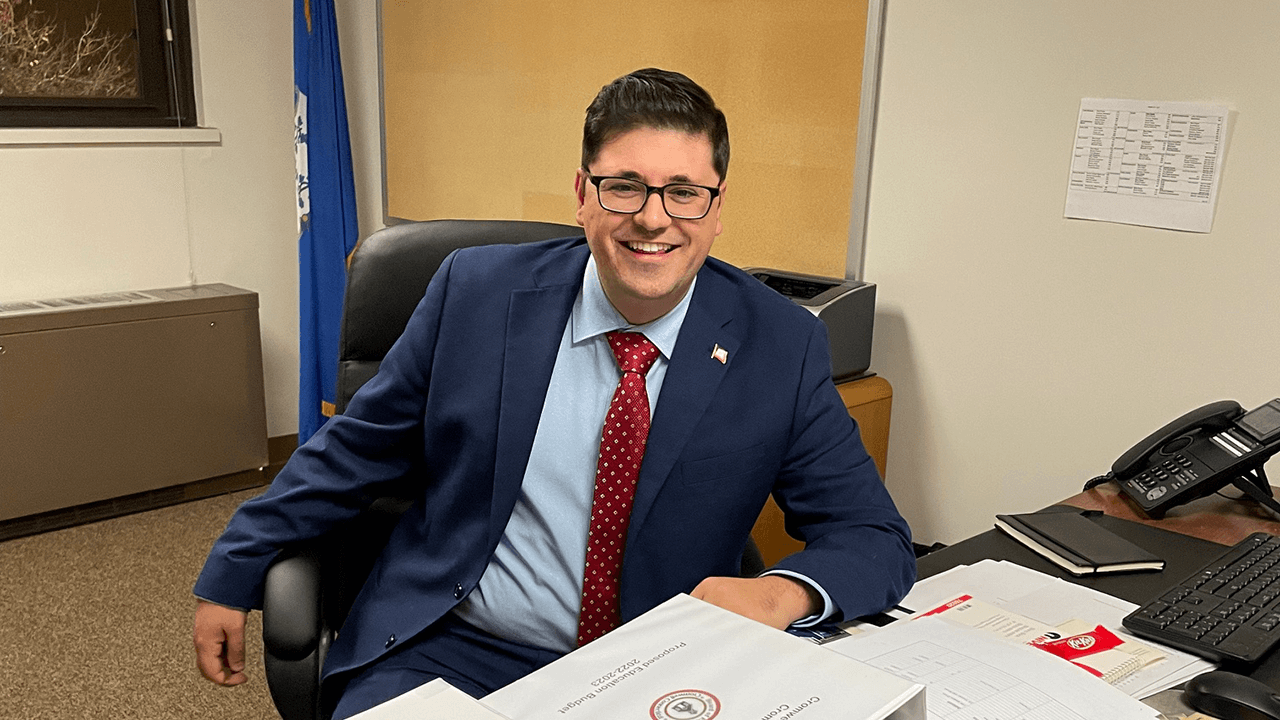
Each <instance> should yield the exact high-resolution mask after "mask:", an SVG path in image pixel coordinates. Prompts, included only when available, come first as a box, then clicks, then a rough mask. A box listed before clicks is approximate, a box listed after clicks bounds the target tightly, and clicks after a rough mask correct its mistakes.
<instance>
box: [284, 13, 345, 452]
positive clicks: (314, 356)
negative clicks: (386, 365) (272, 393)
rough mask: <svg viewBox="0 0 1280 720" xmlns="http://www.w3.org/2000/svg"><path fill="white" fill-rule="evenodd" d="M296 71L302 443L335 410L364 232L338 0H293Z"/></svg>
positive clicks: (295, 152) (299, 422)
mask: <svg viewBox="0 0 1280 720" xmlns="http://www.w3.org/2000/svg"><path fill="white" fill-rule="evenodd" d="M293 78H294V90H293V99H294V135H293V141H294V159H295V161H296V163H297V176H298V183H297V189H298V264H299V274H298V290H299V310H300V315H301V316H300V321H299V328H298V329H299V335H300V336H301V367H300V371H301V372H300V376H301V377H300V385H299V392H298V442H299V443H303V442H306V440H307V439H308V438H310V437H311V436H312V435H313V434H315V432H316V431H317V430H319V429H320V426H321V425H323V424H324V422H325V420H326V419H327V418H328V417H330V416H332V415H333V412H334V402H335V393H336V386H337V376H338V328H339V323H340V320H341V317H342V295H343V291H344V289H345V287H346V279H347V265H346V262H347V256H348V255H350V254H351V251H352V250H353V249H355V246H356V240H357V239H358V238H357V234H358V232H359V230H358V225H357V223H356V192H355V179H354V177H353V174H352V170H351V138H350V136H349V135H348V133H347V101H346V96H345V94H344V93H343V90H342V64H341V60H340V59H339V56H338V25H337V21H336V19H335V17H334V10H333V0H294V4H293Z"/></svg>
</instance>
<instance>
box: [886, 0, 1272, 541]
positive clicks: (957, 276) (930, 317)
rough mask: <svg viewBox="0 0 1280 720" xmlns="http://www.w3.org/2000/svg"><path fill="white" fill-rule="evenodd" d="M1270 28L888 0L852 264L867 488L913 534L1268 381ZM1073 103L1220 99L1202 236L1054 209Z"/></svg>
mask: <svg viewBox="0 0 1280 720" xmlns="http://www.w3.org/2000/svg"><path fill="white" fill-rule="evenodd" d="M1278 26H1280V5H1277V4H1276V3H1273V2H1264V1H1261V0H1257V1H1253V2H1244V1H1242V2H1232V3H1221V4H1216V5H1213V6H1212V7H1210V6H1208V5H1205V4H1204V3H1200V2H1193V1H1192V0H1172V1H1170V2H1149V1H1144V2H1128V3H1113V2H1107V1H1106V0H1070V1H1069V2H1068V1H1067V0H1054V1H1053V2H1037V3H1027V2H1023V0H974V1H972V2H966V3H963V4H952V3H937V2H931V1H927V0H891V1H890V2H889V5H888V11H887V15H886V27H885V47H884V72H883V75H882V81H881V82H882V84H881V95H880V113H879V116H878V123H877V134H876V145H875V156H874V158H875V159H874V164H873V171H872V179H871V202H870V213H869V217H868V233H867V243H866V265H865V273H866V278H867V279H868V280H871V281H873V282H876V283H878V291H879V293H878V297H877V303H878V312H877V318H876V338H875V354H874V357H873V362H872V368H873V369H874V370H877V371H879V372H880V373H881V374H883V375H884V376H885V377H887V378H888V379H889V380H890V381H892V382H893V385H894V399H893V400H894V402H893V431H892V442H891V443H890V447H889V468H888V478H887V482H888V485H889V488H890V490H891V491H892V492H893V495H894V497H895V499H896V500H897V501H898V502H899V504H900V505H901V507H902V509H903V510H904V513H905V514H906V516H907V519H908V520H909V521H910V522H911V524H912V527H913V528H914V530H915V531H916V533H917V534H918V535H919V536H920V537H921V538H922V539H923V540H925V541H929V542H932V541H935V540H941V541H944V542H950V541H954V540H957V539H960V538H962V537H965V536H967V535H970V534H972V533H975V532H978V531H981V530H984V529H987V528H990V527H991V524H992V521H993V516H994V515H995V513H997V512H1018V511H1028V510H1034V509H1036V508H1039V507H1042V506H1044V505H1047V504H1049V503H1051V502H1053V501H1055V500H1058V499H1061V498H1063V497H1066V496H1068V495H1071V494H1074V493H1075V492H1077V491H1079V490H1080V487H1081V485H1082V484H1083V483H1084V482H1085V481H1086V480H1088V479H1089V478H1091V477H1093V476H1095V475H1098V474H1101V473H1103V472H1105V471H1107V470H1108V469H1110V466H1111V463H1112V462H1113V461H1114V460H1115V459H1116V457H1117V456H1119V455H1120V454H1121V453H1122V452H1124V451H1125V450H1126V449H1127V448H1128V447H1129V446H1130V445H1132V444H1133V443H1136V442H1137V441H1138V440H1140V439H1141V438H1143V437H1144V436H1146V435H1147V434H1148V433H1150V432H1152V431H1154V430H1155V429H1157V428H1158V427H1160V426H1162V425H1163V424H1164V423H1165V422H1167V421H1169V420H1171V419H1173V418H1174V417H1177V416H1178V415H1181V414H1182V413H1183V412H1185V411H1188V410H1191V409H1193V408H1196V407H1199V406H1200V405H1202V404H1204V403H1207V402H1211V401H1214V400H1219V399H1223V398H1231V399H1235V400H1237V401H1239V402H1240V403H1241V404H1243V405H1244V406H1246V407H1247V408H1253V407H1256V406H1258V405H1261V404H1262V403H1264V402H1266V401H1268V400H1270V399H1271V398H1274V397H1276V396H1277V395H1280V372H1278V371H1277V370H1276V362H1277V358H1280V332H1277V330H1276V318H1277V316H1280V295H1278V294H1277V292H1276V287H1277V285H1276V279H1277V268H1280V243H1278V242H1276V235H1277V228H1280V202H1277V200H1276V181H1275V173H1274V169H1275V168H1276V167H1280V143H1277V141H1276V138H1277V137H1280V94H1277V93H1276V92H1275V78H1276V77H1277V76H1278V75H1280V45H1278V44H1277V43H1276V42H1275V28H1276V27H1278ZM1084 97H1099V98H1135V99H1148V100H1189V101H1212V102H1220V103H1224V104H1226V105H1228V106H1230V107H1231V108H1232V109H1233V111H1234V112H1233V116H1232V120H1231V137H1230V140H1229V146H1228V148H1227V152H1226V156H1225V162H1224V166H1223V178H1222V184H1221V188H1220V191H1219V195H1218V207H1217V214H1216V217H1215V220H1214V225H1213V232H1212V233H1209V234H1191V233H1178V232H1172V231H1167V230H1156V229H1151V228H1140V227H1133V226H1126V225H1117V224H1110V223H1101V222H1086V221H1080V220H1066V219H1063V217H1062V215H1063V208H1064V204H1065V199H1066V187H1067V179H1068V172H1069V169H1070V161H1071V150H1072V145H1073V140H1074V134H1075V125H1076V114H1077V112H1078V109H1079V105H1080V99H1081V98H1084ZM1271 465H1272V477H1273V478H1276V477H1280V461H1276V462H1272V463H1271Z"/></svg>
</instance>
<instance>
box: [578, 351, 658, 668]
mask: <svg viewBox="0 0 1280 720" xmlns="http://www.w3.org/2000/svg"><path fill="white" fill-rule="evenodd" d="M605 337H606V338H608V340H609V347H610V348H612V349H613V357H614V359H615V360H617V361H618V367H619V368H621V369H622V379H621V380H619V381H618V389H617V390H614V391H613V400H612V401H611V402H610V403H609V413H608V414H607V415H606V416H605V419H604V429H603V431H602V432H601V437H600V457H599V459H598V460H597V461H596V490H595V498H594V499H593V500H592V502H591V530H590V531H589V533H588V534H587V562H586V567H585V569H584V570H583V577H582V613H581V615H579V616H578V646H579V647H581V646H583V645H586V644H587V643H589V642H591V641H592V640H595V639H596V638H598V637H600V636H601V635H604V634H605V633H607V632H609V631H610V630H612V629H614V628H615V627H617V626H618V625H619V624H620V618H621V606H620V605H619V597H618V579H619V575H621V570H622V549H623V545H624V544H625V543H626V540H627V525H628V524H629V523H630V521H631V503H632V500H633V499H634V498H635V495H636V480H638V479H639V477H640V463H641V461H642V460H644V446H645V441H646V440H647V439H648V437H649V393H648V391H647V390H645V385H644V376H645V373H647V372H649V367H650V366H652V365H653V361H654V360H656V359H657V358H658V348H656V347H654V344H653V343H651V342H649V339H648V338H646V337H645V336H644V335H641V334H640V333H628V332H611V333H606V335H605Z"/></svg>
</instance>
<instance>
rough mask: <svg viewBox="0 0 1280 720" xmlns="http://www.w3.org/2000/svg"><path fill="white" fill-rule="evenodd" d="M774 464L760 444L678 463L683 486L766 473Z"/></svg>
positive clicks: (765, 447)
mask: <svg viewBox="0 0 1280 720" xmlns="http://www.w3.org/2000/svg"><path fill="white" fill-rule="evenodd" d="M775 464H776V461H775V460H774V459H772V458H770V457H769V453H768V446H767V445H766V444H765V443H760V444H759V445H753V446H752V447H749V448H744V449H742V450H735V451H733V452H729V453H724V454H722V455H715V456H713V457H708V458H702V459H699V460H686V461H685V462H682V463H680V477H681V479H682V480H683V481H684V484H685V485H703V484H705V483H710V482H715V481H720V482H724V481H729V480H732V479H734V478H737V477H741V476H744V475H752V474H759V473H762V472H768V471H769V468H771V467H772V466H773V465H775ZM774 472H776V470H775V471H774Z"/></svg>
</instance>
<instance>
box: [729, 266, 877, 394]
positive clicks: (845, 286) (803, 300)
mask: <svg viewBox="0 0 1280 720" xmlns="http://www.w3.org/2000/svg"><path fill="white" fill-rule="evenodd" d="M743 269H744V270H745V271H746V272H747V273H748V274H750V275H751V276H753V277H755V278H756V279H757V280H759V281H760V282H762V283H764V284H765V285H768V286H769V287H771V288H773V289H774V290H776V291H778V293H780V294H781V295H782V296H783V297H786V298H790V299H791V300H792V301H794V302H795V303H796V304H797V305H799V306H800V307H802V308H804V309H806V310H808V311H809V312H811V313H813V314H814V315H816V316H818V319H819V320H821V321H822V322H823V323H824V324H825V325H826V326H827V338H828V340H830V342H831V378H832V379H833V380H835V381H836V382H844V381H846V380H853V379H855V378H858V377H862V376H864V375H867V374H869V373H867V368H869V367H871V330H872V328H873V327H874V324H875V314H876V286H875V284H874V283H868V282H862V281H860V280H845V279H842V278H829V277H822V276H819V275H806V274H804V273H798V272H791V271H789V270H774V269H771V268H758V267H750V268H743Z"/></svg>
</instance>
